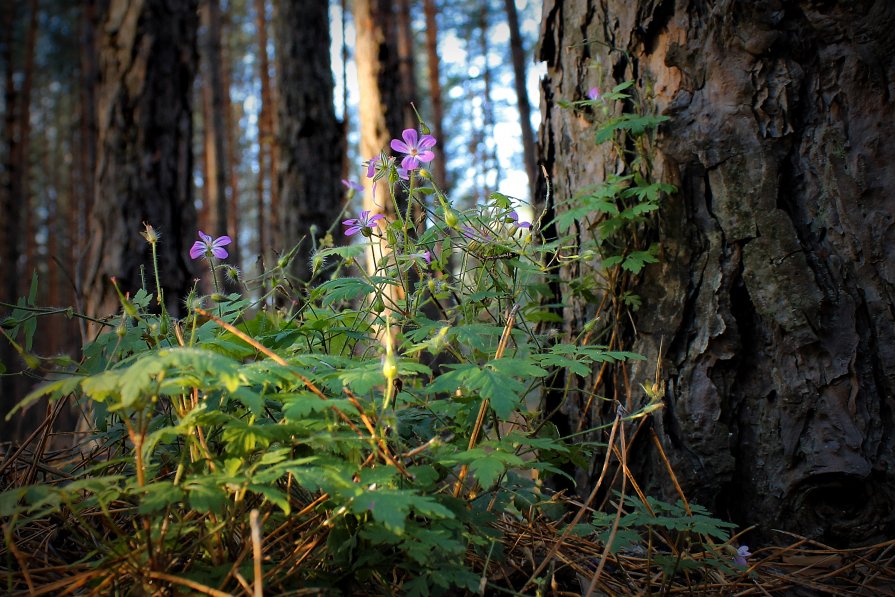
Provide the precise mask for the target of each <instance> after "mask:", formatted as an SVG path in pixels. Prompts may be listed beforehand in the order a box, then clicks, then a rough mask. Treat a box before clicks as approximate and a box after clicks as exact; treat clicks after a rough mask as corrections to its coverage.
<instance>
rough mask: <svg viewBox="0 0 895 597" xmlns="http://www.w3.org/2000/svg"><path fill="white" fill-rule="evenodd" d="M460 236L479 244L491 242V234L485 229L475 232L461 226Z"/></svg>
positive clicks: (473, 229)
mask: <svg viewBox="0 0 895 597" xmlns="http://www.w3.org/2000/svg"><path fill="white" fill-rule="evenodd" d="M460 234H462V235H463V236H465V237H466V238H468V239H469V240H472V241H476V242H480V243H488V242H491V233H490V232H489V231H488V230H487V229H482V230H476V229H475V228H473V227H472V226H463V227H462V228H461V229H460Z"/></svg>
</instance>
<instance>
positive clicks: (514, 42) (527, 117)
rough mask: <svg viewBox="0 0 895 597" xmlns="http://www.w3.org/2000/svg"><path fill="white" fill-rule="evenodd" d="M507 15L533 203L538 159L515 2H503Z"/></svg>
mask: <svg viewBox="0 0 895 597" xmlns="http://www.w3.org/2000/svg"><path fill="white" fill-rule="evenodd" d="M504 4H505V6H506V13H507V24H508V25H509V27H510V56H511V58H512V61H513V83H514V84H515V86H516V101H517V104H518V106H519V125H520V126H521V128H522V159H523V161H524V162H525V173H526V174H527V175H528V185H529V188H530V189H531V197H530V200H531V201H534V200H535V198H534V189H535V185H536V184H537V181H538V158H537V155H536V148H535V135H534V131H533V130H532V128H531V103H530V102H529V101H528V90H527V89H526V85H525V79H526V75H525V70H526V69H525V49H524V48H523V46H522V34H521V33H520V32H519V13H518V12H517V11H516V0H504Z"/></svg>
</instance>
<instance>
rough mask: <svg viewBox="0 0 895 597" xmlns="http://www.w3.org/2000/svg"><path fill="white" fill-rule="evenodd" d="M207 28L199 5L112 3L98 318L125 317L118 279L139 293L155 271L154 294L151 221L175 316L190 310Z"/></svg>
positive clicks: (155, 0) (93, 251) (95, 247)
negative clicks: (195, 89)
mask: <svg viewBox="0 0 895 597" xmlns="http://www.w3.org/2000/svg"><path fill="white" fill-rule="evenodd" d="M197 27H198V18H197V0H184V1H182V2H173V3H172V2H165V1H164V0H138V1H128V0H112V2H110V4H109V7H108V10H107V11H106V14H105V15H104V18H103V21H102V28H101V31H102V38H101V40H100V53H99V58H100V75H101V80H100V89H99V111H98V113H99V154H98V165H97V177H96V196H95V197H94V203H93V207H94V209H93V214H92V220H91V221H92V224H91V229H92V232H93V235H92V238H91V247H90V254H89V256H88V260H87V267H86V271H85V276H86V279H87V282H88V285H89V286H88V289H87V295H88V303H87V308H88V312H89V313H91V314H92V315H97V316H108V315H110V314H113V313H115V312H117V311H118V310H119V309H120V305H119V300H118V298H117V296H116V294H115V291H114V289H113V288H112V286H111V284H110V283H109V277H110V276H115V277H117V278H118V283H119V285H120V287H121V289H122V291H125V292H132V293H133V292H136V290H137V289H138V288H140V287H141V279H140V267H141V266H144V265H145V266H146V271H147V278H148V279H147V285H149V286H150V288H149V289H148V290H149V291H150V292H151V293H153V292H152V290H153V289H152V283H151V277H149V276H151V272H152V268H151V263H150V258H149V255H150V253H149V247H148V245H147V243H146V241H145V240H144V239H143V238H142V237H141V236H140V231H141V230H142V228H143V222H147V223H149V224H152V225H153V226H154V227H155V228H156V229H157V230H158V231H159V232H161V234H162V239H161V242H160V243H159V245H158V251H159V275H160V278H161V282H162V288H163V292H164V294H165V301H166V303H167V307H168V309H169V311H170V312H171V313H173V314H177V313H180V312H181V310H182V309H181V308H180V304H181V302H180V301H181V299H182V297H183V296H185V294H186V292H187V291H188V290H189V289H190V288H191V287H192V284H193V282H192V281H193V278H194V277H195V273H194V270H193V267H192V265H191V263H190V262H189V261H188V259H189V255H188V251H189V247H190V245H191V244H192V243H193V242H194V240H195V239H196V232H195V221H196V213H195V207H194V205H193V197H192V189H193V183H192V180H193V179H192V173H193V159H192V152H191V136H192V111H191V106H190V99H191V88H192V82H193V77H194V76H195V72H196V62H197V56H196V31H197ZM153 294H154V293H153Z"/></svg>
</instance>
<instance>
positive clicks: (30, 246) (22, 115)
mask: <svg viewBox="0 0 895 597" xmlns="http://www.w3.org/2000/svg"><path fill="white" fill-rule="evenodd" d="M29 5H30V7H29V19H28V33H27V37H26V38H25V65H24V68H23V70H22V90H21V93H19V97H18V100H19V110H18V124H17V127H16V128H17V131H16V135H17V137H18V143H16V155H15V160H16V162H17V164H16V171H17V172H18V178H19V180H18V182H17V185H18V202H17V206H18V207H19V209H21V213H22V214H23V215H24V219H23V221H22V235H23V236H24V238H23V240H24V245H25V263H24V268H23V270H22V274H23V275H22V276H21V280H22V284H21V285H20V286H19V292H20V293H22V294H23V295H24V294H26V293H27V292H28V287H29V286H30V284H31V282H30V280H31V273H32V272H33V271H34V268H35V267H36V265H37V264H36V263H35V259H34V257H35V253H36V250H35V247H36V245H37V239H36V237H35V234H34V211H33V202H32V200H31V168H30V165H31V90H32V88H33V86H34V48H35V46H36V45H37V17H38V11H39V10H40V4H39V2H38V0H31V2H30V3H29Z"/></svg>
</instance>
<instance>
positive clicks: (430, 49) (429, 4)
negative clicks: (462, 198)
mask: <svg viewBox="0 0 895 597" xmlns="http://www.w3.org/2000/svg"><path fill="white" fill-rule="evenodd" d="M424 11H425V15H426V57H427V63H428V66H429V95H430V96H431V101H432V123H431V124H432V134H433V135H434V136H435V138H436V139H438V145H439V147H441V151H440V152H439V153H440V155H439V156H438V159H437V160H435V163H434V164H433V172H434V173H435V181H436V182H437V183H438V185H439V186H440V187H441V188H442V189H444V190H445V191H447V190H448V189H449V188H450V185H449V184H448V177H447V154H446V153H445V148H446V147H445V146H446V145H447V142H446V141H447V140H446V139H445V138H444V100H443V98H442V95H441V59H440V58H439V56H438V9H437V7H436V6H435V0H425V4H424Z"/></svg>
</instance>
